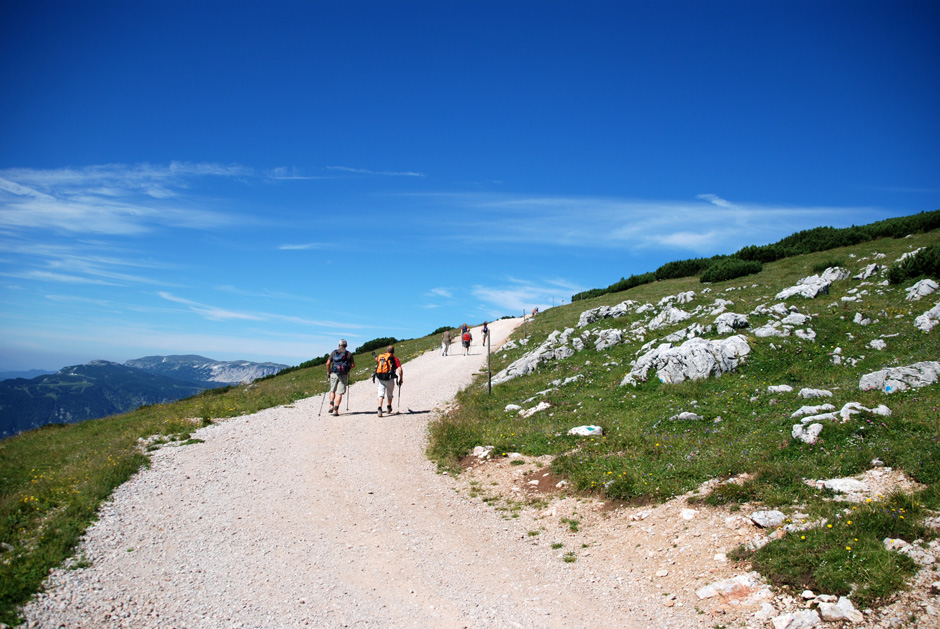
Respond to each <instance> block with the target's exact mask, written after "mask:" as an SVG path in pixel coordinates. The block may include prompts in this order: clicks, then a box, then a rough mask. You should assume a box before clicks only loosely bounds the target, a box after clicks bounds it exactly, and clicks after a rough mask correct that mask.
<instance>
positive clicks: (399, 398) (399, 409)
mask: <svg viewBox="0 0 940 629" xmlns="http://www.w3.org/2000/svg"><path fill="white" fill-rule="evenodd" d="M398 414H399V415H401V380H399V381H398Z"/></svg>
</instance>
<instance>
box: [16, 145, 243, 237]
mask: <svg viewBox="0 0 940 629" xmlns="http://www.w3.org/2000/svg"><path fill="white" fill-rule="evenodd" d="M249 174H251V171H250V169H246V168H244V167H242V166H237V165H236V166H231V165H219V164H193V163H187V162H171V163H170V164H168V165H152V164H134V165H123V164H108V165H103V166H88V167H85V168H61V169H49V170H37V169H26V168H10V169H5V170H0V229H4V230H7V231H12V232H22V231H24V230H53V231H55V232H59V233H72V234H77V233H81V234H102V235H108V236H130V235H140V234H144V233H147V232H149V231H152V230H153V229H155V228H156V227H158V226H172V227H182V228H189V229H210V228H215V227H219V226H222V225H225V224H229V223H232V222H234V221H235V218H234V217H230V216H227V215H226V214H224V213H222V212H214V211H208V210H205V209H203V208H200V207H198V206H197V205H196V204H195V203H194V202H192V200H188V201H186V202H185V203H183V202H180V201H176V199H178V198H179V197H180V196H181V193H183V192H187V191H188V188H189V186H190V184H191V182H192V180H193V179H194V178H200V177H224V178H235V177H244V176H246V175H249Z"/></svg>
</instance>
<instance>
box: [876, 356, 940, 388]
mask: <svg viewBox="0 0 940 629" xmlns="http://www.w3.org/2000/svg"><path fill="white" fill-rule="evenodd" d="M938 378H940V362H937V361H924V362H920V363H914V364H913V365H907V366H906V367H889V368H888V369H882V370H881V371H875V372H872V373H867V374H865V375H864V376H862V378H861V379H860V380H859V381H858V388H859V389H861V390H862V391H871V390H873V389H881V390H882V391H884V392H885V393H894V392H895V391H904V390H905V389H919V388H921V387H926V386H928V385H931V384H934V383H936V382H937V379H938Z"/></svg>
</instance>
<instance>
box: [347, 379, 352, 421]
mask: <svg viewBox="0 0 940 629" xmlns="http://www.w3.org/2000/svg"><path fill="white" fill-rule="evenodd" d="M350 397H352V384H351V383H350V382H349V376H348V375H347V376H346V412H347V413H348V412H349V398H350Z"/></svg>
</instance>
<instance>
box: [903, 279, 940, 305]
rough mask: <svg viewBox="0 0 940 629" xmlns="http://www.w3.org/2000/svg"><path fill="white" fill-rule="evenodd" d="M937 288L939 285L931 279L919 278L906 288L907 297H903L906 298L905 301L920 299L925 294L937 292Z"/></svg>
mask: <svg viewBox="0 0 940 629" xmlns="http://www.w3.org/2000/svg"><path fill="white" fill-rule="evenodd" d="M938 288H940V286H938V285H937V283H936V282H935V281H933V280H932V279H929V278H928V279H925V280H921V281H919V282H917V283H916V284H914V285H913V286H911V287H910V288H908V289H907V297H905V299H907V301H920V300H921V299H923V298H924V297H926V296H927V295H930V294H933V293H935V292H937V289H938Z"/></svg>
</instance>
